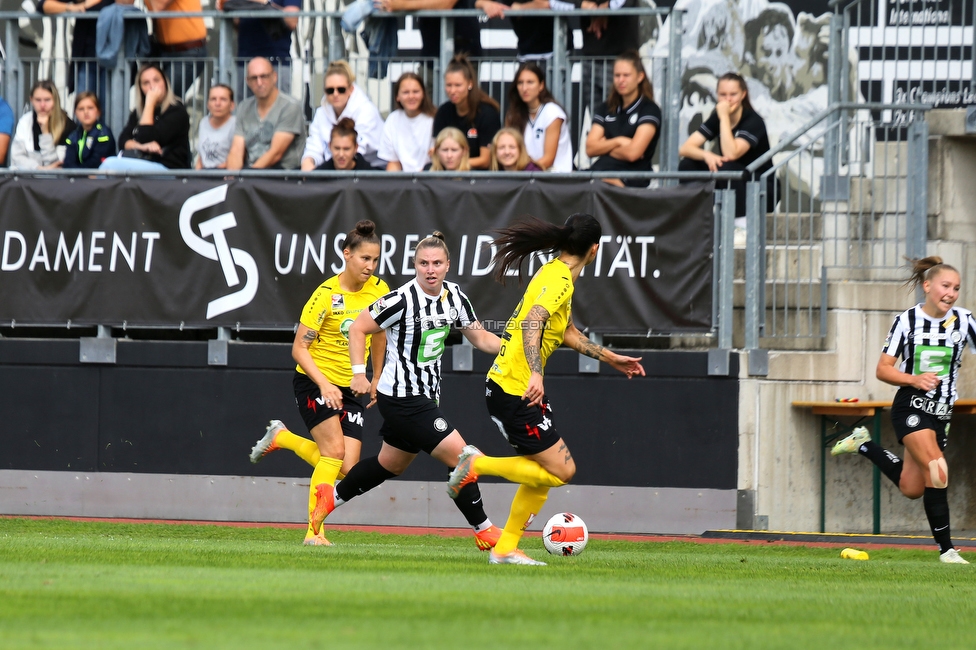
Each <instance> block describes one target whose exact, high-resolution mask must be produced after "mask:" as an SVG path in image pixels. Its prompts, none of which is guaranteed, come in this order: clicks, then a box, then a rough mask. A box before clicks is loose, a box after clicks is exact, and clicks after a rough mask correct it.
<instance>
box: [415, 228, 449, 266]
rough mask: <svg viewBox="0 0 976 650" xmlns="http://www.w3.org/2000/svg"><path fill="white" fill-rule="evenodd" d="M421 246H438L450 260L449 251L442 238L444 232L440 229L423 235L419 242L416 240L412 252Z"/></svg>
mask: <svg viewBox="0 0 976 650" xmlns="http://www.w3.org/2000/svg"><path fill="white" fill-rule="evenodd" d="M421 248H439V249H441V250H442V251H444V255H446V256H447V259H448V261H450V260H451V251H449V250H447V242H446V241H445V240H444V233H442V232H441V231H440V230H435V231H434V232H432V233H430V235H428V236H427V237H424V238H423V239H421V240H420V241H419V242H417V248H416V249H415V250H414V253H416V252H417V251H419V250H420V249H421Z"/></svg>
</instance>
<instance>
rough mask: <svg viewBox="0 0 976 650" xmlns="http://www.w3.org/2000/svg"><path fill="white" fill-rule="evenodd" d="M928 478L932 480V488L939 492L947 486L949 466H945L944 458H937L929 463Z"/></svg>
mask: <svg viewBox="0 0 976 650" xmlns="http://www.w3.org/2000/svg"><path fill="white" fill-rule="evenodd" d="M929 478H930V479H931V480H932V487H936V488H939V489H940V490H941V489H944V488H946V487H948V486H949V466H948V465H946V461H945V458H943V457H942V456H939V457H938V458H936V459H935V460H930V461H929Z"/></svg>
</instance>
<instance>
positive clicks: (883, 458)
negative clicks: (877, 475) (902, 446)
mask: <svg viewBox="0 0 976 650" xmlns="http://www.w3.org/2000/svg"><path fill="white" fill-rule="evenodd" d="M857 452H858V453H859V454H861V455H862V456H864V457H865V458H867V459H868V460H870V461H871V462H872V463H874V464H875V465H877V466H878V469H880V470H881V472H882V473H883V474H884V475H885V476H887V477H888V478H890V479H891V482H892V483H894V484H895V486H898V485H899V483H900V482H901V468H902V462H901V458H898V456H895V455H894V454H893V453H891V452H890V451H888V450H887V449H885V448H884V447H882V446H881V445H879V444H878V443H876V442H874V441H872V440H869V441H867V442H865V443H864V444H863V445H861V446H860V447H858V449H857Z"/></svg>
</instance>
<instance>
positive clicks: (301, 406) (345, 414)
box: [291, 370, 365, 440]
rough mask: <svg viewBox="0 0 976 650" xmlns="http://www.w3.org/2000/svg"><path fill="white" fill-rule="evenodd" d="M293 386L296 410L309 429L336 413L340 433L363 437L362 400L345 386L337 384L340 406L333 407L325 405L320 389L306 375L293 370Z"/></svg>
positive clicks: (348, 436) (357, 438) (358, 437)
mask: <svg viewBox="0 0 976 650" xmlns="http://www.w3.org/2000/svg"><path fill="white" fill-rule="evenodd" d="M291 383H292V386H294V388H295V404H296V405H297V406H298V412H299V413H301V414H302V419H303V420H304V421H305V426H306V427H308V430H309V431H311V430H312V429H313V428H314V427H317V426H318V425H320V424H322V423H323V422H325V421H326V420H328V419H329V418H331V417H333V416H335V415H338V416H339V424H340V425H342V435H343V436H345V437H346V438H355V439H356V440H362V439H363V426H364V425H365V420H364V419H363V412H364V411H365V409H364V408H363V402H362V400H361V399H360V398H358V397H356V396H355V395H353V394H352V391H351V390H349V388H348V387H346V386H339V387H338V388H339V392H341V393H342V408H341V409H334V408H329V407H328V406H326V405H325V400H324V399H322V391H320V390H319V387H318V386H317V385H316V384H315V382H314V381H312V380H311V379H309V378H308V375H306V374H304V373H301V372H298V371H297V370H296V371H295V376H294V377H293V378H292V380H291Z"/></svg>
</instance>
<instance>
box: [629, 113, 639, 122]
mask: <svg viewBox="0 0 976 650" xmlns="http://www.w3.org/2000/svg"><path fill="white" fill-rule="evenodd" d="M627 121H628V122H630V123H631V124H637V113H634V114H633V115H631V116H630V119H628V120H627Z"/></svg>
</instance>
